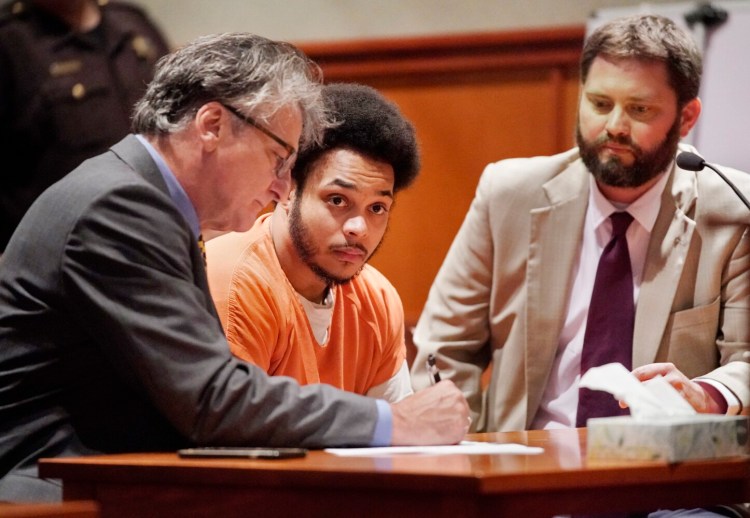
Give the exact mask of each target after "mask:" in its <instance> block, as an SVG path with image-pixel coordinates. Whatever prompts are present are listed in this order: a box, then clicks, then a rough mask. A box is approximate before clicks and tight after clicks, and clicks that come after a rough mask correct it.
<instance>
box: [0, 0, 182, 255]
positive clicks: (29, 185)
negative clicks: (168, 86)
mask: <svg viewBox="0 0 750 518" xmlns="http://www.w3.org/2000/svg"><path fill="white" fill-rule="evenodd" d="M99 4H100V10H101V22H100V24H99V25H98V26H97V27H96V28H95V29H93V30H92V31H90V32H87V33H76V32H74V31H72V30H71V28H70V27H69V26H68V25H66V24H65V23H63V22H62V21H61V20H59V19H58V18H56V17H55V16H53V15H51V14H48V13H47V12H45V11H43V10H41V9H39V8H35V7H34V6H33V2H31V1H29V0H15V1H11V2H6V3H5V4H4V5H3V6H2V7H1V8H0V160H1V161H2V165H0V253H2V251H3V250H4V249H5V246H6V244H7V242H8V240H9V239H10V236H11V234H12V233H13V230H14V229H15V227H16V225H17V224H18V222H19V221H20V219H21V217H22V216H23V214H24V213H25V212H26V209H27V208H28V207H29V205H31V203H32V202H33V201H34V199H36V197H37V196H38V195H39V194H41V192H42V191H44V189H46V188H47V187H48V186H49V185H51V184H52V183H54V182H55V181H57V180H58V179H59V178H61V177H62V176H64V175H65V174H67V173H68V172H70V171H71V170H72V169H74V168H75V167H76V166H78V164H80V163H81V162H82V161H83V160H85V159H86V158H89V157H92V156H94V155H97V154H99V153H101V152H103V151H104V150H106V149H107V148H108V147H109V146H110V145H112V144H114V143H116V142H117V141H119V140H120V139H121V138H122V137H123V136H125V135H126V134H127V133H129V131H130V115H131V111H132V107H133V105H134V104H135V102H136V101H137V100H138V99H139V98H140V97H141V95H142V94H143V92H144V91H145V86H146V84H147V83H148V82H149V81H150V80H151V78H152V77H153V69H154V65H155V63H156V60H157V59H158V58H159V57H161V56H162V55H164V54H166V53H167V52H168V47H167V44H166V42H165V40H164V38H163V37H162V35H161V34H160V33H159V31H158V29H157V28H156V27H155V26H154V24H153V23H152V22H151V21H150V20H149V19H148V18H147V17H146V15H145V14H144V13H143V12H142V11H141V10H140V9H138V8H136V7H135V6H132V5H128V4H123V3H115V2H106V1H101V0H100V1H99Z"/></svg>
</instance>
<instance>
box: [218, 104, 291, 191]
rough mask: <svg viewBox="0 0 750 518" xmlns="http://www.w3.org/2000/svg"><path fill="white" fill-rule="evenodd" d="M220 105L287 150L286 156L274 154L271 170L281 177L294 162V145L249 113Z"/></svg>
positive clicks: (277, 176)
mask: <svg viewBox="0 0 750 518" xmlns="http://www.w3.org/2000/svg"><path fill="white" fill-rule="evenodd" d="M221 105H222V106H223V107H224V108H226V109H227V110H228V111H229V113H231V114H232V115H234V116H235V117H237V118H238V119H240V120H242V121H244V122H246V123H247V124H249V125H250V126H252V127H254V128H255V129H257V130H258V131H260V132H261V133H263V134H264V135H266V136H267V137H270V138H271V139H273V140H274V142H276V143H277V144H279V145H280V146H281V147H283V148H284V149H286V150H287V152H288V153H289V154H288V155H287V156H286V158H283V157H280V156H279V155H276V158H277V159H278V160H277V161H276V167H275V168H274V170H273V173H274V174H275V175H276V178H281V177H283V176H284V174H285V173H286V172H287V170H288V169H290V168H291V165H292V163H293V162H294V159H295V157H296V156H297V150H296V149H294V146H292V145H291V144H288V143H287V142H286V141H285V140H284V139H283V138H281V137H279V136H278V135H276V134H275V133H274V132H273V131H271V130H270V129H268V128H266V127H265V126H263V125H262V124H261V123H259V122H258V121H257V120H255V119H254V118H253V117H250V116H249V115H244V114H243V113H241V112H240V111H239V110H238V109H237V108H235V107H234V106H229V105H227V104H224V103H221Z"/></svg>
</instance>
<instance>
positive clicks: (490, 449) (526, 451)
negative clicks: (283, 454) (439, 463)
mask: <svg viewBox="0 0 750 518" xmlns="http://www.w3.org/2000/svg"><path fill="white" fill-rule="evenodd" d="M325 451H327V452H328V453H332V454H334V455H338V456H340V457H379V456H384V455H403V454H411V455H414V454H417V455H450V454H455V453H459V454H463V455H479V454H485V455H486V454H491V455H494V454H511V455H537V454H539V453H542V452H543V451H544V449H543V448H537V447H535V446H525V445H523V444H514V443H509V444H497V443H494V442H474V441H461V442H460V443H459V444H452V445H447V446H385V447H380V448H327V449H326V450H325Z"/></svg>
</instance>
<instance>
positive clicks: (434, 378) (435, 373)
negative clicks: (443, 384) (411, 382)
mask: <svg viewBox="0 0 750 518" xmlns="http://www.w3.org/2000/svg"><path fill="white" fill-rule="evenodd" d="M425 365H426V366H427V372H428V373H429V374H430V384H431V385H434V384H435V383H440V370H439V369H438V368H437V364H436V359H435V355H434V354H432V353H430V354H429V356H427V361H426V362H425Z"/></svg>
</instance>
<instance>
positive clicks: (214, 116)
mask: <svg viewBox="0 0 750 518" xmlns="http://www.w3.org/2000/svg"><path fill="white" fill-rule="evenodd" d="M228 124H229V121H228V119H227V113H226V111H225V110H224V109H223V108H222V106H221V104H219V103H217V102H215V101H212V102H210V103H206V104H204V105H203V106H201V107H200V108H198V112H197V113H196V114H195V120H194V125H195V129H196V131H197V133H198V138H199V139H200V141H201V142H202V143H203V147H204V149H205V150H206V151H213V150H214V149H216V147H217V146H218V145H219V139H220V138H221V136H222V132H223V131H226V130H227V129H228Z"/></svg>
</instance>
